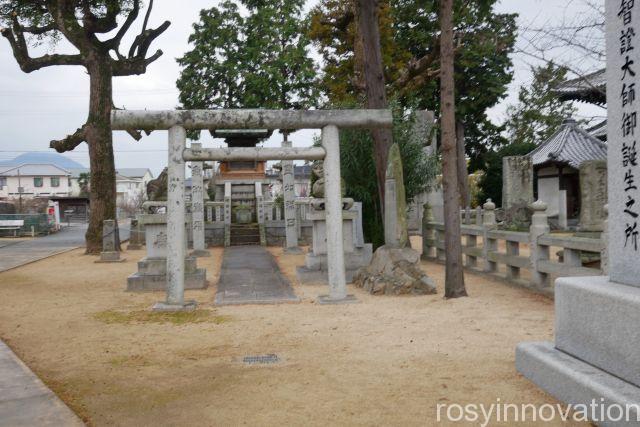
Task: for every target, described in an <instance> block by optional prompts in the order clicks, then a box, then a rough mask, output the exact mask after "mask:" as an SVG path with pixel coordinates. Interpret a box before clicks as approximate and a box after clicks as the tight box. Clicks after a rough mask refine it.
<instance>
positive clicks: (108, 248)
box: [96, 219, 126, 262]
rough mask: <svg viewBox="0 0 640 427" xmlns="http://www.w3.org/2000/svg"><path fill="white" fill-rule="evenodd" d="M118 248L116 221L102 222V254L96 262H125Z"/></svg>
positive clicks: (106, 220)
mask: <svg viewBox="0 0 640 427" xmlns="http://www.w3.org/2000/svg"><path fill="white" fill-rule="evenodd" d="M117 248H118V227H117V224H116V221H115V220H114V219H105V220H104V221H102V252H100V259H99V260H97V261H96V262H124V261H126V259H125V258H120V251H119V250H118V249H117Z"/></svg>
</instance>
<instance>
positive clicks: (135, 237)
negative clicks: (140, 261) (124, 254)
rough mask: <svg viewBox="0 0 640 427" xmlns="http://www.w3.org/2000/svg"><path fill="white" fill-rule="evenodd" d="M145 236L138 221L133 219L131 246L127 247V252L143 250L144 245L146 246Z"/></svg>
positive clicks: (130, 233) (130, 232) (130, 234)
mask: <svg viewBox="0 0 640 427" xmlns="http://www.w3.org/2000/svg"><path fill="white" fill-rule="evenodd" d="M143 234H144V233H143V231H142V230H141V227H140V224H139V223H138V219H137V218H134V219H132V220H131V230H130V231H129V245H128V246H127V250H130V251H133V250H138V249H141V248H142V245H143V244H144V241H143V239H142V236H143Z"/></svg>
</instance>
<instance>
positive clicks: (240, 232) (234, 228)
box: [230, 224, 260, 236]
mask: <svg viewBox="0 0 640 427" xmlns="http://www.w3.org/2000/svg"><path fill="white" fill-rule="evenodd" d="M230 230H231V235H236V236H253V235H255V234H258V235H259V234H260V227H259V226H258V224H231V227H230Z"/></svg>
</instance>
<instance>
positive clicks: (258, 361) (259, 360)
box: [242, 354, 280, 365]
mask: <svg viewBox="0 0 640 427" xmlns="http://www.w3.org/2000/svg"><path fill="white" fill-rule="evenodd" d="M279 361H280V359H279V358H278V355H277V354H265V355H261V356H245V357H243V358H242V363H244V364H247V365H267V364H271V363H278V362H279Z"/></svg>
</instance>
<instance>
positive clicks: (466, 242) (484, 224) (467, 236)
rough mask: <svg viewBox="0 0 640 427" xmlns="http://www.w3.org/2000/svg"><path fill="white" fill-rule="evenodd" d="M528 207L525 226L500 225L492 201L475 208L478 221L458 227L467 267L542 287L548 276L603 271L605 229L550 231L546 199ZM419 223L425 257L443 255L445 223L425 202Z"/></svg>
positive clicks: (547, 283)
mask: <svg viewBox="0 0 640 427" xmlns="http://www.w3.org/2000/svg"><path fill="white" fill-rule="evenodd" d="M531 207H532V209H533V211H534V214H533V217H532V224H531V227H530V229H529V231H528V232H522V231H505V230H498V229H497V224H496V220H495V204H493V203H492V202H491V201H488V202H487V203H485V205H484V210H482V211H481V210H477V212H478V213H480V215H478V216H477V217H476V219H477V220H478V222H479V224H478V223H476V224H474V225H468V224H463V225H462V227H461V229H462V252H463V257H464V260H463V261H464V266H465V268H467V269H469V270H471V271H475V272H482V273H485V274H488V275H491V276H494V277H498V278H500V279H504V280H507V281H509V282H512V283H515V284H518V285H522V286H525V287H529V288H533V289H536V290H539V291H542V292H544V293H552V292H553V291H552V288H551V283H552V281H551V280H552V278H556V277H564V276H597V275H602V274H606V271H607V253H606V244H605V242H606V239H607V237H606V233H603V234H602V236H601V238H584V237H573V236H565V235H556V234H551V233H550V232H549V225H548V217H547V214H546V210H547V205H546V204H545V203H543V202H541V201H538V202H535V203H533V204H532V205H531ZM480 219H481V221H480ZM464 222H467V221H463V223H464ZM468 222H470V221H468ZM422 228H423V233H422V246H423V248H422V249H423V254H422V257H423V259H426V260H435V261H444V260H445V256H446V253H445V249H444V224H442V223H437V222H434V221H433V220H432V216H431V212H430V211H429V208H428V206H426V207H425V214H424V220H423V227H422ZM605 229H606V224H605ZM552 248H553V252H552ZM554 258H555V260H554ZM598 260H599V261H600V262H599V265H598ZM592 264H595V266H594V265H592Z"/></svg>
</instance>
